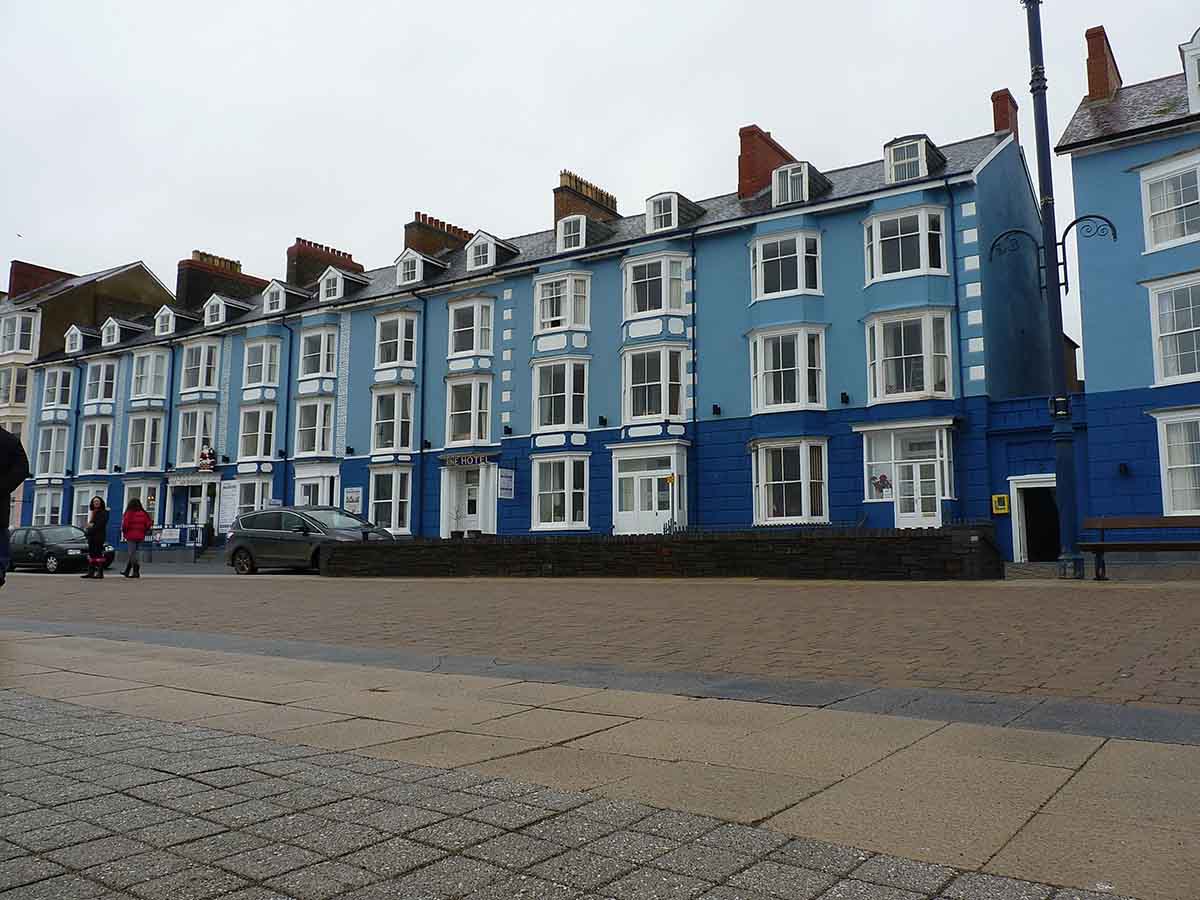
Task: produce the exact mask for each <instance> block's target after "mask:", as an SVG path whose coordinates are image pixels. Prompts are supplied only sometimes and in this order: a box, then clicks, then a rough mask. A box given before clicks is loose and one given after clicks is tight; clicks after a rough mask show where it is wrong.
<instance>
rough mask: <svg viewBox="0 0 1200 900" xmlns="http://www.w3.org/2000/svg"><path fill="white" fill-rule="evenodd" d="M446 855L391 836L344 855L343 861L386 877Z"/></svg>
mask: <svg viewBox="0 0 1200 900" xmlns="http://www.w3.org/2000/svg"><path fill="white" fill-rule="evenodd" d="M445 856H446V852H445V851H444V850H438V849H436V848H434V847H428V846H426V845H425V844H418V843H417V842H416V841H410V840H407V839H405V838H392V839H391V840H389V841H384V842H383V843H381V844H375V845H374V846H373V847H368V848H366V849H365V850H359V851H358V852H357V853H351V854H350V855H348V856H346V857H344V858H343V859H344V862H347V863H349V864H350V865H353V866H358V867H359V868H360V869H366V870H367V871H369V872H375V873H376V874H378V875H382V876H385V877H387V878H394V877H396V876H398V875H404V874H406V873H408V872H411V871H412V870H413V869H419V868H420V867H421V866H427V865H429V863H431V862H436V861H437V860H439V859H442V858H443V857H445Z"/></svg>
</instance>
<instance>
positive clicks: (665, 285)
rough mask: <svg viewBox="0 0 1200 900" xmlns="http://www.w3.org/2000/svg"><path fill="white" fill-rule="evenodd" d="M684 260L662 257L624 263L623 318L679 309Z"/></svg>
mask: <svg viewBox="0 0 1200 900" xmlns="http://www.w3.org/2000/svg"><path fill="white" fill-rule="evenodd" d="M685 259H686V257H683V256H662V257H657V258H654V259H647V258H641V259H637V260H633V261H630V262H627V263H625V265H624V271H625V318H627V319H634V318H638V317H640V316H653V315H659V314H661V313H663V312H672V311H675V312H682V311H683V264H684V260H685Z"/></svg>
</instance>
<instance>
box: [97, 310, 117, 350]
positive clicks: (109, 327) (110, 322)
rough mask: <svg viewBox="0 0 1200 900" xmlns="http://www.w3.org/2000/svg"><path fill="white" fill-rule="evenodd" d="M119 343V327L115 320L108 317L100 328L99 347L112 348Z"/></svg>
mask: <svg viewBox="0 0 1200 900" xmlns="http://www.w3.org/2000/svg"><path fill="white" fill-rule="evenodd" d="M119 343H121V326H120V324H118V322H117V320H116V319H114V318H113V317H112V316H109V317H108V318H107V319H105V320H104V324H103V325H102V326H101V327H100V346H101V347H113V346H115V345H117V344H119Z"/></svg>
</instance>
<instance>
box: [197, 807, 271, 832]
mask: <svg viewBox="0 0 1200 900" xmlns="http://www.w3.org/2000/svg"><path fill="white" fill-rule="evenodd" d="M286 813H287V809H286V808H285V807H282V806H276V805H275V804H274V803H269V802H267V801H266V800H243V801H242V802H241V803H235V804H233V805H232V806H222V807H221V808H220V809H214V810H210V811H208V812H206V813H203V814H202V818H205V819H211V820H212V821H214V822H220V823H221V824H222V825H225V826H227V827H229V828H245V827H246V826H247V825H255V824H257V823H258V822H265V821H267V820H268V819H277V818H279V817H280V816H282V815H284V814H286Z"/></svg>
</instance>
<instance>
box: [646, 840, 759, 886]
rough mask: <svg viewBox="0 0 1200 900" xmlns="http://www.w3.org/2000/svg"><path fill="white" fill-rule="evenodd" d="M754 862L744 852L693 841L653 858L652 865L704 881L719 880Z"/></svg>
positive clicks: (751, 857)
mask: <svg viewBox="0 0 1200 900" xmlns="http://www.w3.org/2000/svg"><path fill="white" fill-rule="evenodd" d="M754 862H755V857H753V856H747V855H745V854H744V853H734V852H733V851H732V850H721V849H719V848H717V847H710V846H708V845H707V844H699V843H693V844H687V845H685V846H683V847H680V848H679V849H678V850H672V851H671V852H670V853H667V854H665V855H664V856H660V857H659V858H658V859H656V860H654V865H655V866H656V867H658V868H660V869H670V870H671V871H672V872H678V873H679V874H681V875H693V876H695V877H696V878H701V879H704V880H705V881H712V882H721V881H724V880H725V879H727V878H729V877H730V876H731V875H733V874H734V873H735V872H740V871H741V870H742V869H746V868H749V867H750V866H751V865H752V864H753V863H754Z"/></svg>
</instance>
